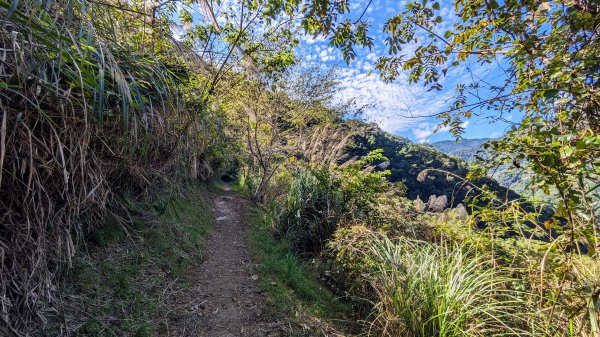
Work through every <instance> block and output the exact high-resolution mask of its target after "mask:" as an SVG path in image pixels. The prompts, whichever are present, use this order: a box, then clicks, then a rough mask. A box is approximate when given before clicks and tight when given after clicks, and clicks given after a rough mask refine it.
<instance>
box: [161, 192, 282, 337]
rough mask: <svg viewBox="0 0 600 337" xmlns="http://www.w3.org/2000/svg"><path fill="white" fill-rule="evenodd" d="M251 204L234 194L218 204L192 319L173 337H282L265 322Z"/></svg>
mask: <svg viewBox="0 0 600 337" xmlns="http://www.w3.org/2000/svg"><path fill="white" fill-rule="evenodd" d="M247 202H248V201H246V200H245V199H243V198H241V197H239V196H236V195H234V194H231V193H227V194H225V195H221V196H218V197H217V198H215V201H214V211H215V224H214V228H213V232H212V234H211V235H210V236H209V238H208V240H207V242H206V247H205V255H204V256H205V257H206V258H205V260H204V261H203V262H202V263H201V264H200V265H199V266H198V267H197V268H196V270H194V271H193V273H194V275H193V277H192V279H193V281H192V282H194V283H193V284H192V290H191V291H190V292H189V294H187V296H191V298H188V299H187V300H185V301H183V302H189V304H186V305H187V306H188V308H187V311H188V315H186V317H184V318H182V319H181V322H180V324H177V329H176V331H171V333H170V334H169V335H170V336H194V337H197V336H202V337H204V336H206V337H213V336H214V337H229V336H244V337H245V336H249V337H267V336H278V335H279V333H278V332H277V330H278V329H277V326H276V324H269V323H267V322H265V321H264V320H263V311H264V299H263V296H264V295H263V294H262V293H261V291H260V289H259V288H258V275H256V274H255V273H254V270H253V269H254V265H253V263H252V260H251V258H250V256H249V252H248V243H247V237H248V223H247V222H246V220H245V217H244V206H245V204H246V203H247Z"/></svg>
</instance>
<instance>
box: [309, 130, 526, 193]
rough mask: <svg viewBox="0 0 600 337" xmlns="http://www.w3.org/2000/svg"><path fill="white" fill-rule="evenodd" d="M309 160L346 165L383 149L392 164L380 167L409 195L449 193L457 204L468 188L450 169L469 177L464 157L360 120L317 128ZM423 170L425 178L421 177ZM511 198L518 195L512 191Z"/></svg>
mask: <svg viewBox="0 0 600 337" xmlns="http://www.w3.org/2000/svg"><path fill="white" fill-rule="evenodd" d="M303 149H304V152H303V153H302V154H301V155H302V156H303V157H305V158H306V159H308V160H310V161H312V162H315V161H317V162H318V161H321V162H335V163H337V164H342V165H343V164H344V163H346V162H352V161H355V160H357V159H358V158H360V157H362V156H365V155H366V154H367V153H369V152H370V151H373V150H376V149H383V154H384V155H385V156H386V157H387V158H388V159H389V165H386V164H383V165H381V166H380V167H379V168H378V169H383V168H385V169H388V170H390V171H391V174H390V176H389V177H388V179H389V181H391V182H402V183H403V184H404V185H405V186H406V196H407V197H408V198H410V199H416V198H417V197H419V198H421V199H422V200H427V199H428V198H429V196H431V195H436V196H440V195H446V196H448V198H449V200H451V201H452V203H453V204H457V203H460V202H462V201H463V199H464V197H465V194H466V193H467V191H468V189H467V188H466V187H465V184H464V181H462V179H459V178H457V177H453V176H452V175H449V174H447V173H446V172H449V173H452V174H455V175H457V176H460V177H465V176H466V174H467V173H468V168H467V163H466V162H465V161H463V160H461V159H460V158H457V157H454V156H450V155H447V154H445V153H443V152H440V151H438V150H436V149H435V148H432V147H431V146H428V145H421V144H416V143H413V142H412V141H410V140H409V139H407V138H404V137H400V136H395V135H392V134H390V133H387V132H385V131H383V130H381V129H380V128H379V127H378V126H377V125H376V124H374V123H373V124H367V123H364V122H360V121H346V122H343V123H340V124H339V125H336V126H328V127H323V128H319V129H317V130H315V131H313V136H312V137H311V139H310V140H308V141H307V143H306V144H303ZM423 170H429V171H428V173H427V175H422V176H421V178H423V179H422V181H419V180H418V179H417V177H418V176H419V174H420V173H421V172H422V171H423ZM477 183H478V184H481V185H483V184H486V185H488V186H489V187H490V188H491V189H492V190H497V191H502V192H505V191H506V188H504V187H502V186H501V185H500V184H499V183H498V182H496V181H495V180H493V179H483V180H480V181H478V182H477ZM509 197H510V198H514V197H517V194H515V193H513V192H509Z"/></svg>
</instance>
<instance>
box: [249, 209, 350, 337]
mask: <svg viewBox="0 0 600 337" xmlns="http://www.w3.org/2000/svg"><path fill="white" fill-rule="evenodd" d="M246 216H247V218H248V219H249V224H250V226H251V234H250V245H251V253H252V256H253V258H254V259H255V261H256V263H257V264H258V267H257V272H258V273H259V275H260V286H261V288H262V289H263V290H264V291H265V292H266V293H267V294H268V296H267V309H268V313H267V314H268V315H269V319H270V320H273V321H280V322H284V324H283V325H284V326H285V327H284V330H286V331H287V333H289V335H291V336H306V335H319V334H321V333H332V332H335V331H336V329H342V331H348V330H349V331H352V330H356V329H357V326H358V325H357V323H356V322H355V319H356V317H353V313H352V309H351V306H350V305H349V304H348V303H344V301H342V300H341V299H340V298H338V297H337V296H336V295H334V294H333V293H332V292H331V290H329V289H328V288H327V287H326V286H325V284H324V282H323V281H322V280H320V275H319V273H318V271H317V270H316V268H315V266H314V265H311V264H310V263H309V261H306V260H303V259H302V258H300V257H299V256H297V255H296V252H295V251H294V250H293V248H292V244H291V242H290V241H289V240H276V239H275V238H274V237H273V232H272V230H271V229H272V225H273V219H271V218H270V216H269V214H268V213H265V212H264V211H262V210H260V209H259V208H256V207H250V206H248V207H247V208H246Z"/></svg>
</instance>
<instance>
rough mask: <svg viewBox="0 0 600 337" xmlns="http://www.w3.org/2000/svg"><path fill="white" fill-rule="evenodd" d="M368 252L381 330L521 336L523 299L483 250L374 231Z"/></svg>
mask: <svg viewBox="0 0 600 337" xmlns="http://www.w3.org/2000/svg"><path fill="white" fill-rule="evenodd" d="M368 254H369V255H370V258H371V259H372V262H373V264H372V265H373V266H374V269H373V272H372V273H371V274H370V275H369V279H370V281H371V285H372V287H373V289H374V291H375V294H376V296H375V298H376V305H375V307H374V313H373V314H374V319H373V323H372V331H373V332H377V334H380V335H382V336H407V337H408V336H415V337H417V336H418V337H433V336H440V337H441V336H444V337H450V336H526V335H530V334H531V333H530V331H531V330H530V329H529V328H528V327H527V322H528V321H529V320H530V319H529V318H530V317H528V316H529V314H528V313H527V308H528V303H527V302H526V301H525V300H523V299H521V297H520V296H518V293H517V292H515V291H513V290H511V289H510V285H511V282H512V281H513V280H512V279H511V278H509V277H506V276H503V275H501V274H500V273H499V272H497V271H496V270H495V269H493V268H491V266H490V265H489V262H490V261H489V259H487V258H486V256H477V255H473V254H470V252H468V251H465V250H464V249H462V248H460V247H448V246H436V245H433V244H429V243H425V242H421V241H416V240H410V239H407V238H400V239H398V240H397V241H395V242H392V241H391V240H390V239H388V238H386V237H381V236H380V237H374V238H373V240H372V243H371V246H370V248H369V251H368Z"/></svg>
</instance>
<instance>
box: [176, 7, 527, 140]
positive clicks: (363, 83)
mask: <svg viewBox="0 0 600 337" xmlns="http://www.w3.org/2000/svg"><path fill="white" fill-rule="evenodd" d="M439 1H440V4H441V10H440V12H439V14H440V16H442V18H443V20H444V21H443V23H442V24H441V25H440V26H439V27H438V29H439V31H438V32H437V33H440V34H441V35H443V33H444V32H445V31H446V30H451V29H452V25H453V23H454V22H455V16H454V12H453V8H452V3H451V2H450V1H448V0H439ZM368 2H369V0H350V8H351V12H350V14H349V16H348V17H347V18H349V19H351V20H355V19H356V18H358V16H359V15H360V14H361V13H363V11H364V10H365V7H366V5H367V3H368ZM407 2H408V0H402V1H392V0H372V1H371V4H370V6H369V7H368V9H367V10H366V12H365V15H364V16H363V18H364V19H368V20H369V21H370V23H371V28H370V36H371V37H373V40H374V47H373V48H372V49H371V50H368V49H364V50H361V49H359V50H357V54H358V55H357V58H356V59H355V60H354V61H353V62H352V63H350V64H349V65H347V64H346V63H345V62H344V61H343V58H342V57H341V53H340V51H339V50H337V49H335V48H333V47H330V46H329V41H328V39H327V38H326V37H322V36H318V37H316V38H313V37H311V36H304V37H303V38H302V39H301V45H300V47H299V48H297V50H296V55H297V57H298V58H299V59H301V60H302V61H303V62H306V63H314V64H321V65H322V67H323V70H324V71H325V70H326V69H328V68H330V67H337V70H336V74H337V75H338V76H339V78H338V81H339V83H340V84H339V89H340V91H339V95H338V98H339V99H340V100H345V101H347V100H351V99H354V100H355V101H356V103H357V104H359V105H360V106H362V105H368V108H366V109H365V112H364V115H363V118H364V119H365V120H366V121H369V122H375V123H377V124H379V126H380V127H381V128H382V129H383V130H385V131H388V132H390V133H393V134H397V135H401V136H404V137H407V138H409V139H411V140H413V141H415V142H435V141H439V140H446V139H453V136H452V135H451V134H450V133H449V132H448V131H447V130H443V129H442V130H439V131H438V132H437V133H434V130H435V129H436V126H437V125H438V121H437V120H436V119H435V118H432V117H426V116H428V115H429V116H430V115H433V114H435V113H439V112H442V111H444V110H445V108H447V107H448V105H449V104H450V103H451V102H452V99H453V98H454V90H455V86H456V85H457V84H458V83H467V84H468V83H470V82H472V81H473V79H474V78H476V79H477V80H478V81H485V82H486V83H491V84H495V82H498V81H501V80H502V79H503V75H502V72H500V71H499V67H498V66H497V65H494V64H491V65H487V66H485V67H483V66H481V65H479V64H478V63H477V62H476V61H474V60H473V61H470V62H466V63H465V64H462V65H461V66H459V67H452V68H450V69H449V70H448V72H447V74H446V77H445V78H444V79H443V80H442V82H441V83H442V84H443V85H444V88H443V90H442V91H435V90H434V91H428V90H427V89H428V88H426V87H424V86H422V85H421V84H414V85H409V84H408V76H407V74H405V73H401V74H400V76H398V78H397V79H396V80H395V81H394V82H392V83H385V82H384V81H383V80H381V79H380V78H379V77H378V74H377V73H376V72H373V73H372V74H370V75H369V73H370V72H371V71H372V70H374V69H373V67H374V64H375V62H376V61H377V59H378V58H379V57H381V56H385V55H386V54H387V47H386V44H385V36H384V34H383V32H382V29H383V25H384V23H385V21H386V20H387V19H388V18H389V17H391V16H393V15H395V14H397V13H399V12H400V11H402V9H403V8H404V6H405V5H406V3H407ZM215 5H216V4H215ZM179 6H182V7H186V8H189V9H193V16H194V19H195V20H197V21H200V22H201V21H205V22H206V21H207V18H206V17H205V16H204V15H203V14H202V13H203V10H202V9H201V8H200V6H199V5H192V6H189V5H186V6H184V5H182V4H179ZM237 6H239V2H237V1H235V0H222V1H221V2H219V4H218V5H216V6H215V8H214V12H215V15H216V17H217V21H219V23H220V24H223V23H225V22H226V21H227V18H226V17H224V15H223V13H224V11H227V10H229V11H230V12H231V11H233V12H236V9H235V8H236V7H237ZM230 8H233V9H230ZM203 17H204V19H203ZM174 19H175V20H177V18H176V17H174ZM298 22H299V21H298ZM184 30H185V27H183V26H180V27H179V28H174V30H173V32H174V34H176V35H177V34H179V32H183V31H184ZM424 40H427V36H426V34H425V32H422V37H420V41H424ZM416 47H417V46H416V45H409V46H406V47H405V49H404V50H405V51H407V52H409V53H410V51H411V50H414V49H415V48H416ZM226 49H227V46H223V52H225V51H226ZM499 64H502V61H499ZM479 94H480V95H482V96H485V95H486V94H489V92H486V91H485V89H480V92H479ZM480 113H481V114H482V115H485V111H480ZM475 114H477V111H475ZM518 116H519V115H518V114H517V113H506V114H505V115H504V116H503V117H504V118H505V119H506V120H507V121H506V122H498V121H496V122H491V119H490V118H485V117H482V116H479V117H478V116H474V117H473V118H471V119H470V120H468V121H466V122H465V124H464V126H465V127H466V131H465V134H464V135H463V137H464V138H496V137H500V136H502V135H503V134H504V133H505V131H506V130H507V129H508V127H509V123H510V121H511V120H515V121H516V120H517V119H518ZM488 117H489V114H488Z"/></svg>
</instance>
